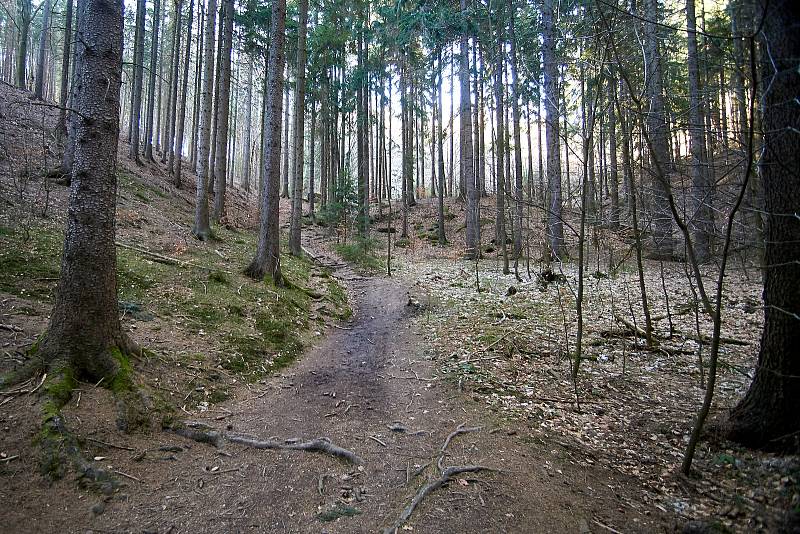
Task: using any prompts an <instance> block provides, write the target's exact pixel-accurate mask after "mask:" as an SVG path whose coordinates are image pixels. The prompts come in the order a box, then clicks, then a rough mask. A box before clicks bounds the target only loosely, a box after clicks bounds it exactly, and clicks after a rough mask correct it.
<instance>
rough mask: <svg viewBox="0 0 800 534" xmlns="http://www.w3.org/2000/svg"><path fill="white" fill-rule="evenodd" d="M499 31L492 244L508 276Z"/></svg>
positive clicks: (496, 58)
mask: <svg viewBox="0 0 800 534" xmlns="http://www.w3.org/2000/svg"><path fill="white" fill-rule="evenodd" d="M501 31H502V30H500V29H498V30H497V34H498V40H497V45H496V48H495V54H494V56H495V63H494V100H495V116H496V120H497V131H496V134H497V135H496V139H495V143H494V146H495V153H496V154H497V171H496V172H497V180H496V182H497V191H496V196H495V200H496V201H497V211H496V213H495V223H494V228H495V230H494V242H495V245H497V247H498V248H499V249H500V251H501V253H502V256H503V274H508V273H509V272H510V271H509V269H508V249H507V247H506V179H505V174H504V173H505V167H506V165H505V160H504V158H505V156H506V150H505V137H506V125H505V122H504V119H505V106H504V104H503V48H504V46H503V41H502V39H501V38H500V35H501Z"/></svg>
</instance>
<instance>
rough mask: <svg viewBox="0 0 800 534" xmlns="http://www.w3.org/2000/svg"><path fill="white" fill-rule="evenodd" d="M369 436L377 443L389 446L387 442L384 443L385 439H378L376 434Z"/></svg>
mask: <svg viewBox="0 0 800 534" xmlns="http://www.w3.org/2000/svg"><path fill="white" fill-rule="evenodd" d="M368 437H369V439H371V440H372V441H374V442H376V443H380V444H381V445H382V446H384V447H388V445H387V444H386V443H384V442H383V441H381V440H380V439H378V438H377V437H375V436H368Z"/></svg>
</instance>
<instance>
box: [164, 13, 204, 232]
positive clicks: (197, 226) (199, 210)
mask: <svg viewBox="0 0 800 534" xmlns="http://www.w3.org/2000/svg"><path fill="white" fill-rule="evenodd" d="M157 1H158V0H156V2H157ZM216 23H217V0H208V9H207V16H206V24H205V41H204V43H203V48H204V54H203V55H205V59H206V61H205V64H204V65H203V88H202V91H201V93H200V108H201V111H200V128H199V132H198V140H197V197H196V201H195V209H194V227H193V228H192V235H193V236H195V237H196V238H197V239H199V240H201V241H205V240H207V239H208V238H209V237H210V236H211V227H210V225H209V221H208V181H209V169H208V165H209V153H210V152H211V112H212V109H211V108H212V107H213V105H214V95H213V94H212V93H213V89H214V87H213V86H214V28H215V27H216Z"/></svg>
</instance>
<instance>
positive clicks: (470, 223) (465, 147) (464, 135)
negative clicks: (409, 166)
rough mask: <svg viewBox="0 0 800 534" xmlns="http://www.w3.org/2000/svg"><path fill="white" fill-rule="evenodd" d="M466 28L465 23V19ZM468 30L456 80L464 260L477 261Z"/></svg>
mask: <svg viewBox="0 0 800 534" xmlns="http://www.w3.org/2000/svg"><path fill="white" fill-rule="evenodd" d="M461 16H462V17H464V18H465V19H466V17H467V0H461ZM464 24H465V26H466V20H464ZM468 40H469V39H468V36H467V31H466V29H465V30H462V32H461V38H460V41H461V42H460V52H461V54H460V65H459V73H458V74H459V81H460V84H461V91H460V92H461V110H460V113H461V117H460V118H461V132H460V135H459V139H460V144H461V155H460V157H461V174H462V176H463V177H464V185H465V194H466V201H467V212H466V249H465V250H464V256H465V257H466V258H467V259H476V258H479V257H480V255H481V251H480V246H481V245H480V243H481V238H480V235H481V234H480V232H481V227H480V221H479V220H478V207H479V206H478V204H479V203H480V197H479V193H480V192H479V191H478V190H477V188H476V187H475V171H474V168H473V165H472V101H471V99H470V93H469V76H470V72H469V43H468Z"/></svg>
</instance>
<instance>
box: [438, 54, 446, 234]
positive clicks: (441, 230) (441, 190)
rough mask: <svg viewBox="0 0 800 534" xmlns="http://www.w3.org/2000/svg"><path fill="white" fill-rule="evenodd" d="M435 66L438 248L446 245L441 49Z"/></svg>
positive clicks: (442, 67) (442, 66)
mask: <svg viewBox="0 0 800 534" xmlns="http://www.w3.org/2000/svg"><path fill="white" fill-rule="evenodd" d="M437 64H438V66H439V79H438V82H437V87H436V89H437V91H436V93H437V102H436V118H437V120H436V128H437V131H436V146H437V149H438V150H437V151H438V153H439V165H438V166H439V203H438V204H439V205H438V208H439V224H438V228H437V237H438V241H439V246H444V245H446V244H447V236H445V233H444V197H445V194H446V193H447V191H446V190H445V189H446V186H445V174H444V132H443V129H442V81H443V79H444V64H443V62H442V49H441V48H439V52H438V54H437Z"/></svg>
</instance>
